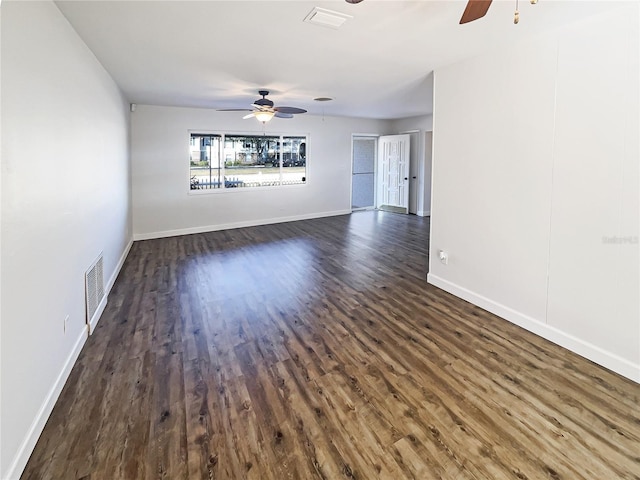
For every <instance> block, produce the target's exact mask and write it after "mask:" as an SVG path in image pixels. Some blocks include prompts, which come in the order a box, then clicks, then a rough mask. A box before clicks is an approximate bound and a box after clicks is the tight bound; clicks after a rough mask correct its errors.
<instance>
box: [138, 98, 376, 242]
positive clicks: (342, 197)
mask: <svg viewBox="0 0 640 480" xmlns="http://www.w3.org/2000/svg"><path fill="white" fill-rule="evenodd" d="M242 116H243V112H216V111H214V110H208V109H196V108H177V107H158V106H146V105H138V108H137V109H136V111H135V112H134V113H133V114H132V120H131V123H132V127H131V128H132V129H131V135H132V143H131V149H132V150H131V158H132V179H133V228H134V236H135V238H136V239H142V238H154V237H162V236H168V235H176V234H182V233H193V232H201V231H208V230H216V229H223V228H231V227H239V226H246V225H256V224H265V223H270V222H277V221H284V220H294V219H301V218H311V217H317V216H325V215H335V214H344V213H349V212H351V196H350V195H351V135H352V134H353V133H375V134H379V133H384V132H385V131H386V130H387V129H388V122H387V121H381V120H366V119H355V118H344V117H325V118H324V119H323V118H322V117H318V116H312V115H306V114H305V115H298V116H296V117H295V118H293V119H277V118H274V119H273V120H272V121H271V122H269V123H268V124H267V125H266V127H265V132H266V133H267V134H280V133H285V134H307V135H309V141H308V147H307V179H308V181H307V184H306V185H294V186H288V187H282V188H280V187H272V188H267V187H264V188H259V189H252V188H244V189H234V190H231V191H226V192H207V193H206V194H201V193H194V194H190V192H189V157H188V145H189V130H196V131H202V132H209V131H219V132H227V133H262V131H263V130H262V124H260V123H258V122H257V121H256V120H255V119H249V120H242Z"/></svg>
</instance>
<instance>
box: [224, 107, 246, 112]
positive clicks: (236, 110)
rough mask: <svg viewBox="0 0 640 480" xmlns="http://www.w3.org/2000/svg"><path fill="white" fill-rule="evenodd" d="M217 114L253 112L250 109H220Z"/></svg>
mask: <svg viewBox="0 0 640 480" xmlns="http://www.w3.org/2000/svg"><path fill="white" fill-rule="evenodd" d="M216 112H253V110H251V109H250V108H219V109H218V110H216Z"/></svg>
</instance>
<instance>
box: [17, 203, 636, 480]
mask: <svg viewBox="0 0 640 480" xmlns="http://www.w3.org/2000/svg"><path fill="white" fill-rule="evenodd" d="M427 244H428V219H423V218H419V217H414V216H404V215H396V214H392V213H383V212H361V213H355V214H353V215H347V216H340V217H333V218H324V219H317V220H308V221H302V222H294V223H285V224H279V225H270V226H263V227H256V228H244V229H238V230H229V231H221V232H213V233H207V234H199V235H189V236H182V237H174V238H166V239H161V240H150V241H143V242H136V243H135V244H134V245H133V247H132V250H131V253H130V254H129V257H128V259H127V261H126V263H125V266H124V268H123V271H122V272H121V274H120V277H119V278H118V280H117V282H116V285H115V286H114V289H113V291H112V293H111V295H110V297H109V303H108V306H107V309H106V311H105V313H104V314H103V316H102V319H101V321H100V323H99V326H98V328H97V329H96V332H95V333H94V334H93V336H92V337H91V338H90V339H89V340H88V342H87V344H86V345H85V348H84V349H83V351H82V353H81V355H80V358H79V360H78V362H77V364H76V365H75V367H74V368H73V371H72V373H71V376H70V378H69V380H68V382H67V384H66V386H65V388H64V390H63V392H62V394H61V396H60V399H59V401H58V403H57V404H56V407H55V409H54V411H53V414H52V415H51V417H50V419H49V422H48V424H47V426H46V428H45V430H44V432H43V434H42V436H41V438H40V441H39V442H38V445H37V447H36V449H35V451H34V452H33V455H32V457H31V459H30V461H29V464H28V465H27V468H26V470H25V472H24V474H23V476H22V478H24V479H92V480H103V479H104V480H112V479H171V480H176V479H245V478H246V479H274V480H276V479H277V480H281V479H376V478H385V479H394V480H399V479H421V480H426V479H452V480H457V479H491V480H499V479H516V480H517V479H520V480H522V479H530V480H533V479H554V480H558V479H571V480H576V479H590V480H591V479H599V480H614V479H638V478H640V412H639V407H638V401H639V397H640V386H639V385H638V384H635V383H633V382H631V381H628V380H626V379H624V378H622V377H620V376H618V375H615V374H613V373H611V372H609V371H607V370H605V369H603V368H600V367H598V366H597V365H594V364H592V363H590V362H589V361H587V360H584V359H582V358H580V357H578V356H577V355H574V354H572V353H570V352H568V351H566V350H564V349H562V348H560V347H558V346H555V345H553V344H551V343H549V342H547V341H545V340H542V339H541V338H539V337H537V336H535V335H533V334H530V333H528V332H526V331H524V330H522V329H520V328H518V327H516V326H514V325H512V324H510V323H508V322H506V321H504V320H501V319H499V318H497V317H495V316H493V315H491V314H488V313H487V312H485V311H483V310H481V309H479V308H476V307H474V306H472V305H470V304H468V303H466V302H464V301H461V300H459V299H457V298H456V297H453V296H452V295H449V294H447V293H445V292H443V291H441V290H439V289H437V288H435V287H432V286H430V285H427V283H426V282H425V272H426V268H427V254H428V251H427Z"/></svg>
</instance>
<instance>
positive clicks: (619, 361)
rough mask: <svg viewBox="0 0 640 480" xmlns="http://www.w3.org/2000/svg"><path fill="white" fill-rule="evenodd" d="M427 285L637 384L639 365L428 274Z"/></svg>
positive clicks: (638, 381) (639, 373)
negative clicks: (469, 303) (471, 304)
mask: <svg viewBox="0 0 640 480" xmlns="http://www.w3.org/2000/svg"><path fill="white" fill-rule="evenodd" d="M427 282H429V283H430V284H431V285H435V286H436V287H438V288H441V289H442V290H445V291H446V292H449V293H451V294H453V295H455V296H456V297H460V298H462V299H463V300H466V301H468V302H471V303H473V304H474V305H477V306H478V307H480V308H483V309H484V310H487V311H489V312H491V313H493V314H495V315H497V316H499V317H501V318H504V319H505V320H508V321H510V322H511V323H514V324H516V325H518V326H519V327H522V328H524V329H525V330H528V331H530V332H533V333H535V334H536V335H539V336H541V337H542V338H544V339H546V340H549V341H550V342H553V343H555V344H557V345H560V346H561V347H564V348H566V349H567V350H571V351H572V352H574V353H577V354H578V355H580V356H582V357H585V358H587V359H589V360H591V361H592V362H595V363H597V364H598V365H602V366H603V367H605V368H608V369H609V370H613V371H614V372H616V373H618V374H620V375H622V376H623V377H626V378H628V379H630V380H633V381H634V382H637V383H640V365H636V364H634V363H633V362H631V361H629V360H627V359H625V358H622V357H619V356H618V355H616V354H614V353H611V352H609V351H606V350H604V349H602V348H600V347H598V346H596V345H593V344H591V343H589V342H585V341H584V340H581V339H580V338H577V337H574V336H573V335H571V334H569V333H566V332H563V331H562V330H559V329H557V328H555V327H552V326H550V325H548V324H546V323H544V322H541V321H539V320H536V319H535V318H532V317H529V316H527V315H524V314H522V313H520V312H518V311H516V310H513V309H512V308H509V307H507V306H505V305H502V304H500V303H497V302H494V301H493V300H491V299H489V298H487V297H484V296H482V295H479V294H477V293H475V292H472V291H471V290H468V289H466V288H464V287H461V286H459V285H456V284H454V283H452V282H449V281H448V280H444V279H443V278H440V277H438V276H436V275H433V274H431V273H429V274H427Z"/></svg>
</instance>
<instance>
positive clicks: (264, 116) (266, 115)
mask: <svg viewBox="0 0 640 480" xmlns="http://www.w3.org/2000/svg"><path fill="white" fill-rule="evenodd" d="M274 115H275V112H256V113H255V114H254V116H255V117H256V120H258V121H259V122H262V123H267V122H268V121H269V120H271V119H272V118H273V116H274Z"/></svg>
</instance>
